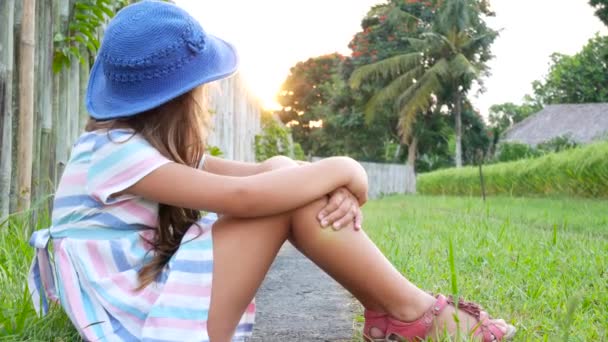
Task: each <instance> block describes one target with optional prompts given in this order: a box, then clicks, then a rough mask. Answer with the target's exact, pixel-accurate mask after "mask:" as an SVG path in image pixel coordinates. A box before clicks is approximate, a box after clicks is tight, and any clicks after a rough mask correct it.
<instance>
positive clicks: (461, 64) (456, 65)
mask: <svg viewBox="0 0 608 342" xmlns="http://www.w3.org/2000/svg"><path fill="white" fill-rule="evenodd" d="M449 68H450V73H451V74H452V75H453V76H454V77H456V78H460V77H465V78H467V79H472V78H475V77H476V76H477V75H478V73H479V70H477V68H476V67H475V66H474V65H473V64H472V63H471V62H470V61H469V60H468V59H467V58H466V57H465V56H464V55H463V54H462V53H459V54H457V55H456V56H454V58H452V59H451V60H450V63H449Z"/></svg>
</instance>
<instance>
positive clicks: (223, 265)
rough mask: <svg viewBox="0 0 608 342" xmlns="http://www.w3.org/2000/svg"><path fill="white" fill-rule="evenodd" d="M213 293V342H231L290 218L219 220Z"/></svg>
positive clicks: (210, 323) (286, 232)
mask: <svg viewBox="0 0 608 342" xmlns="http://www.w3.org/2000/svg"><path fill="white" fill-rule="evenodd" d="M212 234H213V259H214V260H213V264H214V266H213V284H212V287H213V290H212V292H211V307H210V310H209V321H208V324H207V328H208V332H209V337H210V339H211V341H213V342H224V341H230V339H231V337H232V335H233V334H234V330H235V329H236V326H237V324H238V322H239V320H240V319H241V316H242V314H243V312H245V309H246V308H247V305H249V303H250V302H251V300H252V299H253V297H254V295H255V293H256V291H257V289H258V287H259V286H260V284H261V283H262V280H263V279H264V276H265V275H266V272H268V268H269V267H270V265H271V264H272V261H273V260H274V258H275V257H276V255H277V253H278V251H279V248H281V246H282V245H283V243H284V242H285V240H286V239H287V237H288V235H289V216H288V215H287V214H286V215H278V216H271V217H264V218H255V219H237V218H231V217H222V218H220V219H219V220H218V221H217V222H216V223H215V224H214V225H213V233H212Z"/></svg>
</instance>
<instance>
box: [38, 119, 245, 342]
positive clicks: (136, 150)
mask: <svg viewBox="0 0 608 342" xmlns="http://www.w3.org/2000/svg"><path fill="white" fill-rule="evenodd" d="M169 162H171V161H170V160H168V159H167V158H165V157H163V156H162V155H161V154H160V153H159V152H158V151H157V150H156V149H155V148H153V147H152V146H151V145H150V144H149V143H148V142H147V141H146V140H145V139H144V138H143V137H141V136H139V135H134V134H133V133H132V132H131V131H129V130H112V131H96V132H89V133H85V134H83V135H82V136H81V137H80V138H79V140H78V141H77V142H76V144H75V145H74V147H73V150H72V156H71V158H70V161H69V163H68V164H67V166H66V169H65V172H64V174H63V177H62V178H61V182H60V183H59V187H58V189H57V192H56V194H55V202H54V207H53V214H52V226H51V227H50V228H48V229H43V230H39V231H36V232H35V233H34V234H33V235H32V238H31V240H30V244H32V245H33V246H34V247H36V248H37V251H36V257H35V258H34V261H33V263H32V267H31V270H30V276H29V279H28V284H29V288H30V291H31V292H32V293H33V295H32V298H33V301H34V305H35V306H36V307H37V309H38V310H40V311H42V312H44V313H46V312H47V311H48V307H49V304H50V302H53V301H58V302H59V303H60V304H61V306H62V307H63V309H64V310H65V312H66V313H67V315H68V316H69V317H70V319H71V321H72V322H73V324H74V326H75V327H76V328H77V329H78V331H79V333H80V334H81V336H82V337H83V339H85V340H86V341H150V342H152V341H208V340H209V338H208V334H207V329H206V323H207V316H208V312H209V302H210V298H211V284H212V270H213V250H212V239H211V235H212V234H211V231H212V229H211V227H212V225H213V223H214V222H215V220H216V219H217V216H216V215H215V214H208V215H206V216H205V217H203V218H202V219H201V220H200V221H199V222H198V225H193V226H192V227H191V228H190V229H189V230H188V232H187V233H186V235H185V236H184V238H183V240H182V244H181V246H180V247H179V249H178V250H177V252H176V253H175V254H174V255H173V257H172V258H171V260H170V261H169V263H168V265H167V266H166V268H165V270H164V271H163V273H162V274H161V276H160V277H158V279H156V281H155V282H154V283H152V284H151V285H149V286H147V287H146V288H144V289H143V290H141V291H135V290H134V289H135V288H136V287H137V286H138V281H137V271H138V270H139V269H140V268H141V267H142V265H144V264H145V263H146V261H147V260H149V258H151V254H152V253H150V252H149V251H150V246H149V244H148V243H147V242H146V240H148V241H150V240H152V239H153V237H154V227H156V226H157V225H158V203H155V202H152V201H149V200H146V199H144V198H141V197H137V196H132V195H120V196H116V197H113V196H112V194H116V193H119V192H121V191H122V190H124V189H126V188H128V187H130V186H131V185H133V184H135V183H136V182H137V181H138V180H140V179H141V178H142V177H144V176H146V175H147V174H149V173H150V172H152V171H153V170H155V169H156V168H158V167H160V166H161V165H164V164H166V163H169ZM168 181H170V180H168ZM49 241H52V242H53V248H52V253H50V252H49V249H48V248H47V247H48V244H49ZM254 313H255V305H254V303H253V302H252V303H251V305H249V307H248V309H247V311H246V312H245V313H244V314H243V317H242V319H241V321H240V323H239V325H238V327H237V331H236V334H235V336H234V339H233V341H243V340H246V339H247V338H248V337H249V336H250V335H251V332H252V330H253V320H254Z"/></svg>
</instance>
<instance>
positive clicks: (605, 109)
mask: <svg viewBox="0 0 608 342" xmlns="http://www.w3.org/2000/svg"><path fill="white" fill-rule="evenodd" d="M561 136H569V137H570V138H571V139H572V140H574V141H576V142H577V143H582V144H585V143H589V142H591V141H593V140H598V139H606V138H608V103H586V104H558V105H548V106H546V107H545V108H544V109H543V110H541V111H540V112H538V113H536V114H534V115H532V116H530V117H528V118H526V119H525V120H523V121H521V122H519V123H517V124H515V125H513V127H511V128H509V129H508V130H507V131H506V132H505V133H504V136H503V139H502V141H504V142H520V143H524V144H528V145H537V144H540V143H543V142H546V141H548V140H551V139H553V138H555V137H561Z"/></svg>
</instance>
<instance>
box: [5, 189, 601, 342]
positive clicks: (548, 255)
mask: <svg viewBox="0 0 608 342" xmlns="http://www.w3.org/2000/svg"><path fill="white" fill-rule="evenodd" d="M607 209H608V201H595V200H588V199H585V200H583V199H530V198H490V199H489V200H488V202H487V203H486V204H484V203H483V202H482V201H481V200H480V199H477V198H465V197H425V196H415V197H414V196H395V197H387V198H384V199H382V200H377V201H372V202H370V203H369V204H367V205H366V206H365V220H366V221H365V222H366V228H365V229H366V230H367V232H368V233H369V234H370V236H371V237H372V238H373V239H374V241H376V242H377V243H378V245H379V246H380V248H381V249H382V250H383V251H384V252H385V253H386V254H387V255H388V256H389V258H390V259H391V260H392V261H393V262H394V263H395V265H396V266H397V267H398V268H399V270H400V271H401V272H403V273H404V274H406V275H407V277H408V278H409V279H410V280H412V281H413V282H415V283H416V284H418V285H419V286H421V287H423V288H425V289H427V290H429V291H433V292H442V293H453V292H454V291H453V289H454V282H453V281H452V279H453V278H452V275H455V276H456V277H455V279H456V282H455V283H456V285H457V286H456V288H457V291H458V292H459V293H460V294H461V295H463V296H465V297H466V298H467V299H472V300H475V301H478V302H480V303H482V304H483V305H484V306H485V307H486V308H487V309H488V311H489V312H490V313H492V314H493V315H495V316H500V317H503V318H505V319H506V320H508V321H509V322H511V323H512V324H515V325H516V326H517V327H518V329H519V332H518V335H517V337H516V341H565V340H569V341H607V340H608V323H607V322H608V210H607ZM45 221H46V220H45V219H41V220H40V222H39V223H38V225H39V226H42V225H44V224H45V223H46V222H45ZM25 226H26V224H25V223H24V222H22V221H19V220H17V219H15V220H13V224H12V225H11V227H8V226H7V225H6V223H4V224H3V225H2V226H1V227H0V340H2V341H27V340H30V341H74V340H76V339H77V338H76V335H75V331H74V330H73V329H72V328H71V326H70V324H69V322H68V321H67V319H66V318H65V316H64V315H63V314H62V313H61V311H60V310H54V311H53V312H52V314H51V315H49V316H47V317H46V318H44V319H37V318H36V317H35V314H34V312H33V309H32V307H31V305H30V304H29V301H28V298H27V294H26V292H25V288H24V283H23V281H24V279H25V274H26V272H27V268H28V266H29V261H30V260H31V257H32V255H33V250H32V249H31V248H30V247H29V246H28V244H27V242H26V241H27V237H28V234H27V233H26V232H25ZM450 241H451V243H452V247H453V254H452V255H453V258H452V260H453V268H454V269H455V272H451V267H450V253H449V250H450V248H449V246H450Z"/></svg>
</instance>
